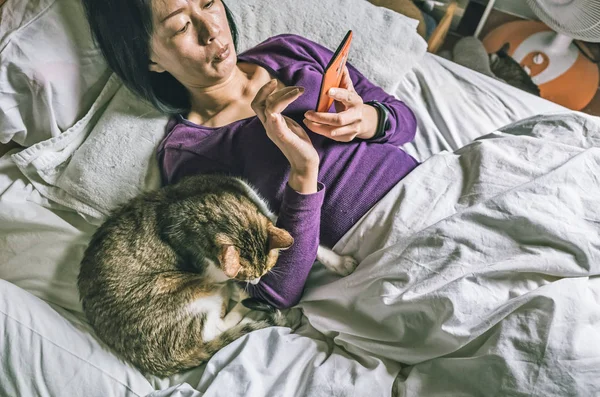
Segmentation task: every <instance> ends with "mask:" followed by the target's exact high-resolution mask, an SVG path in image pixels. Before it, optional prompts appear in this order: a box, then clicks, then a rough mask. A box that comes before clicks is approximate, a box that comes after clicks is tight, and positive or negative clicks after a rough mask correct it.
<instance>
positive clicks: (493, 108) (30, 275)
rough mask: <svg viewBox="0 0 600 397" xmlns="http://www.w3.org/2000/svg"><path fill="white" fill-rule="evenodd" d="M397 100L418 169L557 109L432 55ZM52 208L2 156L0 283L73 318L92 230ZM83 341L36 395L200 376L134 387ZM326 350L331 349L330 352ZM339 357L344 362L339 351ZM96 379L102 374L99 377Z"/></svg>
mask: <svg viewBox="0 0 600 397" xmlns="http://www.w3.org/2000/svg"><path fill="white" fill-rule="evenodd" d="M469 81H472V82H474V84H471V83H469ZM397 95H398V96H399V97H400V98H402V99H403V100H404V101H405V102H406V103H407V104H408V105H409V106H410V107H411V108H412V109H413V111H414V112H415V114H416V116H417V119H418V126H419V131H418V134H417V138H416V140H415V142H413V143H411V144H408V145H406V146H405V149H406V150H407V151H408V152H409V153H411V154H412V155H414V156H415V157H416V158H417V159H419V160H421V161H423V160H425V159H426V158H428V157H429V156H430V155H431V154H433V153H435V152H439V151H442V150H447V151H453V150H454V149H457V148H459V147H460V146H462V145H463V144H465V143H467V142H470V141H471V140H473V139H474V138H476V137H477V136H479V135H482V134H484V133H487V132H490V131H493V130H495V129H497V128H498V127H500V126H502V125H504V124H507V123H510V122H513V121H516V120H519V119H521V118H524V117H527V116H530V115H534V114H539V113H548V112H556V111H561V110H563V109H562V108H561V107H559V106H557V105H554V104H551V103H549V102H547V101H544V100H542V99H539V98H536V97H532V96H530V95H528V94H525V93H523V92H521V91H518V90H516V89H513V88H512V87H509V86H507V85H505V84H504V83H501V82H498V81H495V80H493V79H490V78H488V77H486V76H483V75H480V74H477V73H476V72H472V71H470V70H468V69H465V68H462V67H460V66H458V65H454V64H452V63H450V62H448V61H446V60H444V59H441V58H439V57H436V56H433V55H427V56H426V57H425V58H424V59H423V61H422V62H421V63H420V64H419V66H418V67H416V68H415V69H414V70H413V71H412V72H410V73H409V74H408V75H406V78H405V79H404V81H403V83H402V84H401V85H400V86H399V87H398V91H397ZM52 207H53V209H50V208H49V206H48V203H47V200H46V199H45V198H44V197H42V196H41V195H40V194H38V192H37V191H36V190H35V189H34V187H33V185H32V184H31V183H30V182H29V181H28V180H27V179H26V178H25V177H24V176H23V175H22V174H21V173H20V172H19V171H18V169H17V168H16V167H15V166H14V164H12V161H11V160H10V158H8V157H7V156H5V157H3V158H2V160H1V166H0V252H1V253H2V255H1V256H0V278H2V279H4V280H7V281H9V282H10V283H13V284H14V285H16V286H18V287H20V288H22V289H23V290H25V291H27V292H30V293H31V294H33V295H35V296H37V297H38V298H41V299H43V300H46V301H48V302H50V303H51V304H53V305H55V306H59V307H62V308H65V309H68V310H70V311H71V312H73V313H76V314H77V313H80V312H81V308H80V305H79V301H78V299H77V291H76V276H77V272H78V267H79V260H80V258H81V256H82V254H83V249H84V248H85V245H86V244H87V241H88V240H89V238H90V237H91V234H92V233H93V230H94V227H93V226H91V225H90V224H89V223H87V222H86V221H85V220H84V219H83V218H81V217H79V216H78V215H77V214H76V213H74V212H72V211H70V210H68V209H66V208H65V209H64V210H57V209H56V208H57V206H56V205H53V206H52ZM11 291H13V292H14V289H13V288H7V287H6V284H1V283H0V295H1V298H2V300H3V302H4V304H6V305H10V304H18V303H17V302H13V301H12V300H13V299H17V300H20V299H23V298H22V297H17V296H16V295H15V294H14V293H11ZM20 310H22V311H23V312H26V311H32V312H31V313H29V315H27V316H26V318H27V322H23V321H21V322H19V321H13V320H14V318H13V320H11V321H10V326H12V327H14V326H17V327H19V326H21V327H25V328H27V329H32V328H35V329H36V330H37V332H38V334H40V333H41V334H42V336H43V338H42V339H43V340H45V341H46V342H48V343H51V344H53V345H57V346H58V344H57V343H58V342H57V341H56V338H59V339H61V340H68V339H69V338H68V337H67V338H65V333H66V335H69V334H72V335H73V339H74V340H75V339H81V338H82V335H81V333H83V334H85V333H86V328H85V327H84V326H82V325H81V324H79V325H78V324H77V320H76V318H77V317H76V316H75V317H72V318H69V321H71V322H72V323H73V324H75V326H74V327H70V328H69V327H64V326H60V324H57V325H56V327H52V326H49V325H48V324H46V325H45V326H40V325H41V323H40V321H41V320H40V318H41V317H39V316H37V315H36V314H35V310H52V309H51V308H50V306H45V305H37V306H35V307H33V306H32V305H24V306H21V309H20ZM22 314H23V313H22ZM25 314H27V313H25ZM25 314H24V315H25ZM44 318H48V317H47V316H46V317H44ZM0 319H1V320H0V324H2V326H3V327H5V328H4V333H2V338H3V339H2V340H1V341H0V342H1V343H2V344H8V343H12V344H14V343H22V346H21V348H22V349H23V350H22V351H27V352H28V354H27V356H28V359H27V360H26V361H23V362H21V365H22V367H20V371H19V372H22V371H30V372H31V373H35V372H36V371H39V370H40V368H43V367H44V365H47V362H48V361H47V360H48V354H47V352H45V351H44V350H41V349H36V348H35V346H33V345H31V344H30V343H28V342H27V340H26V339H19V340H17V339H12V340H11V339H10V334H9V333H8V331H6V327H8V326H9V316H8V312H7V311H6V310H4V311H0ZM36 324H37V325H36ZM7 338H8V339H7ZM83 339H85V341H86V347H85V348H86V349H88V350H89V351H88V354H86V355H85V357H86V359H88V360H89V362H90V363H91V365H89V366H86V367H85V368H86V371H84V370H81V371H79V372H78V371H76V370H75V369H76V368H77V367H80V363H78V362H76V361H72V362H70V361H69V360H63V361H61V365H62V366H63V367H64V368H65V370H64V371H61V372H60V373H61V374H64V376H65V378H64V379H61V378H58V377H57V376H58V375H57V374H52V377H48V378H43V377H42V378H39V379H38V381H40V382H47V383H46V385H45V386H43V387H44V388H46V390H62V389H61V385H63V384H67V383H68V384H69V385H75V388H74V389H71V390H72V393H71V395H77V394H84V393H85V394H86V395H88V396H95V395H98V396H105V395H112V394H111V392H112V391H114V377H111V376H108V377H104V378H105V379H107V380H108V381H110V382H112V383H110V384H109V383H106V384H96V385H95V386H94V388H93V390H90V389H88V388H87V387H86V385H87V383H86V382H85V381H84V380H83V379H85V377H90V376H94V372H95V371H98V368H100V369H102V368H104V367H105V366H108V368H109V369H108V370H107V371H109V372H110V373H113V372H114V373H122V374H123V375H124V376H123V377H122V378H123V379H125V380H124V382H128V380H134V382H133V384H134V386H135V388H133V386H132V389H131V390H130V392H132V395H143V393H145V392H146V391H147V390H148V385H151V387H153V388H157V389H162V388H166V387H168V386H170V385H174V384H177V383H180V382H183V381H186V382H188V383H190V384H193V385H197V384H198V382H199V380H200V378H201V376H202V371H203V368H198V369H195V370H192V371H188V372H187V373H185V374H181V375H178V376H174V377H171V378H168V379H159V378H156V377H152V376H149V377H147V382H148V383H144V381H140V374H139V373H137V371H136V370H135V369H133V368H130V367H129V366H127V365H125V364H122V363H120V362H119V361H118V360H114V361H110V360H108V361H107V359H106V357H105V352H104V351H103V348H102V347H101V346H100V345H99V344H97V343H95V342H94V340H93V339H92V338H89V339H87V338H83ZM90 340H91V342H89V341H90ZM324 346H325V347H327V346H329V348H330V349H333V347H331V344H330V343H325V344H324V345H318V344H317V345H315V346H314V347H313V349H315V352H318V351H321V350H322V349H323V347H324ZM335 349H337V350H339V347H335ZM13 351H19V349H13ZM0 354H1V355H2V360H3V361H4V362H5V363H6V361H7V360H8V358H7V356H6V354H5V353H0ZM340 354H341V355H342V356H344V354H345V353H343V352H342V353H340ZM13 358H14V357H13ZM44 360H46V361H44ZM96 360H97V362H96ZM313 363H315V364H314V365H319V362H318V361H314V360H313ZM330 363H331V361H330ZM321 364H323V363H321ZM363 364H364V365H367V366H370V367H371V368H379V367H380V365H381V363H380V361H377V362H375V363H366V364H365V363H363ZM331 365H333V368H335V367H336V361H335V360H334V361H333V364H331ZM361 365H362V364H361ZM69 366H72V367H73V369H74V370H73V371H67V370H66V368H67V367H69ZM102 371H103V372H105V370H104V369H103V370H102ZM357 371H358V370H357ZM15 376H16V375H15V373H14V372H12V370H11V368H10V366H7V365H3V368H2V369H1V370H0V394H2V392H3V391H7V390H18V391H19V393H20V394H21V395H37V394H38V392H39V389H38V387H39V386H40V385H39V384H37V383H34V382H29V383H27V382H22V381H18V380H17V379H15ZM119 382H121V378H119ZM51 386H53V387H54V389H53V388H52V387H51ZM11 387H13V388H17V389H11ZM2 388H4V389H2ZM132 390H133V391H132ZM75 392H78V393H75ZM42 394H44V393H42ZM48 395H57V394H54V393H52V394H48Z"/></svg>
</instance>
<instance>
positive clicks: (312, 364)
mask: <svg viewBox="0 0 600 397" xmlns="http://www.w3.org/2000/svg"><path fill="white" fill-rule="evenodd" d="M599 208H600V122H598V120H597V119H596V120H592V119H589V118H584V117H581V116H579V115H577V114H571V115H563V116H552V117H541V116H540V117H537V118H532V119H528V120H525V121H523V122H519V123H516V124H514V125H512V126H508V127H506V128H503V129H502V130H501V131H498V132H496V133H494V134H491V135H488V136H486V137H483V138H481V139H479V140H478V141H476V142H474V143H472V144H469V145H467V146H466V147H464V148H463V149H461V150H459V151H458V152H456V153H441V154H438V155H435V156H433V157H432V158H430V159H429V160H427V161H426V162H424V163H423V164H422V165H420V166H419V167H418V168H417V169H416V170H414V171H413V172H412V173H411V174H410V175H408V176H407V177H406V178H405V179H404V180H402V181H401V182H400V183H399V184H398V185H397V186H396V187H395V188H394V189H392V190H391V191H390V192H389V193H388V194H387V195H386V197H385V198H384V199H382V200H381V201H380V202H379V203H378V204H377V205H376V206H375V207H374V208H373V209H372V210H371V211H370V212H369V213H368V214H367V215H365V217H363V219H361V220H360V221H359V223H358V224H356V226H355V227H354V228H353V229H352V230H351V231H350V232H349V233H348V234H347V235H346V236H345V237H344V238H343V239H342V240H341V241H340V242H339V243H338V244H337V247H336V249H338V250H341V251H342V252H344V253H352V254H354V255H356V256H357V257H358V258H359V259H360V260H361V262H360V265H359V267H358V269H357V270H356V271H355V272H354V273H353V274H352V275H350V276H348V277H345V278H339V277H337V276H334V275H331V274H328V273H326V271H325V270H324V269H322V268H319V269H315V270H314V271H313V272H312V273H311V277H310V279H309V282H308V285H307V289H306V292H305V294H304V297H303V299H302V302H301V307H302V308H303V310H304V313H305V315H306V316H307V318H308V320H309V321H310V323H311V324H312V326H314V327H315V328H316V329H317V330H319V331H321V332H323V333H324V334H325V335H327V336H328V337H330V338H333V340H334V341H335V344H332V343H331V342H327V339H325V340H323V339H322V337H318V335H319V334H318V333H316V332H315V331H314V330H310V327H308V326H306V327H305V328H302V329H301V330H300V332H299V334H301V335H305V336H299V335H297V334H289V333H288V331H286V330H285V329H281V328H274V329H267V330H263V331H259V332H255V333H253V334H251V335H249V336H248V337H246V338H243V339H241V340H238V341H236V342H234V343H233V344H231V345H230V346H228V347H226V348H225V349H223V350H222V351H221V352H219V353H218V354H217V355H216V356H215V357H214V358H213V360H211V361H210V363H209V364H208V365H207V367H206V370H205V372H204V374H203V377H202V379H201V380H200V382H199V384H197V385H194V386H195V388H196V389H197V390H198V391H200V392H201V393H197V394H193V393H192V391H191V390H192V389H191V388H188V386H187V385H180V386H179V387H178V389H176V390H173V389H171V390H165V391H163V392H157V393H154V394H153V396H168V395H172V396H176V395H192V396H193V395H197V396H200V395H203V396H264V395H273V396H275V395H277V396H279V395H282V396H283V395H307V396H332V395H340V396H348V395H356V396H378V395H389V390H391V389H392V383H393V382H394V379H395V377H396V375H398V377H397V378H396V388H397V395H398V396H415V397H416V396H428V397H429V396H492V395H495V396H513V395H536V396H587V395H595V394H597V393H599V392H600V332H599V329H600V328H599V327H600V317H599V316H598V313H599V312H600V278H598V277H595V276H597V275H598V274H600V211H599ZM307 336H313V337H316V338H315V339H309V338H307ZM340 346H341V347H343V349H342V348H340ZM186 388H187V390H188V393H190V394H185V392H184V390H185V389H186Z"/></svg>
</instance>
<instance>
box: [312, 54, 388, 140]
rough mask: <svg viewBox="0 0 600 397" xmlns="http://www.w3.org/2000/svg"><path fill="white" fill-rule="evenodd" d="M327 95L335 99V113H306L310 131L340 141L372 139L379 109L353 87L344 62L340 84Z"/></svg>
mask: <svg viewBox="0 0 600 397" xmlns="http://www.w3.org/2000/svg"><path fill="white" fill-rule="evenodd" d="M328 95H329V96H330V97H331V98H333V99H334V106H335V110H336V113H328V112H315V111H312V110H309V111H308V112H306V113H304V117H305V119H304V125H306V126H307V127H308V129H310V130H311V131H313V132H315V133H317V134H319V135H323V136H326V137H327V138H331V139H333V140H336V141H340V142H350V141H352V140H353V139H354V138H360V139H369V138H372V137H373V136H374V135H375V132H376V131H377V116H378V115H377V109H375V108H374V107H373V106H370V105H365V104H364V103H363V100H362V98H361V97H360V95H358V94H357V93H356V91H355V90H354V85H353V84H352V80H351V79H350V74H349V72H348V68H347V67H346V66H344V71H343V72H342V81H341V83H340V88H332V89H330V90H329V92H328Z"/></svg>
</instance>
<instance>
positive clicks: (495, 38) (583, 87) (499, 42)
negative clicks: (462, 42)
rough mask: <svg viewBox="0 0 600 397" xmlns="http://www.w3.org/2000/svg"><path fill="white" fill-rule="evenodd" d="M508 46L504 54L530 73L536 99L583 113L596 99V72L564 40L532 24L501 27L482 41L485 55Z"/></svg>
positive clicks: (599, 76)
mask: <svg viewBox="0 0 600 397" xmlns="http://www.w3.org/2000/svg"><path fill="white" fill-rule="evenodd" d="M505 43H509V45H510V47H509V49H508V51H507V52H508V54H509V55H510V56H511V57H513V58H514V59H515V60H516V61H517V62H519V64H520V65H521V66H522V67H523V68H525V69H526V70H529V71H530V76H531V78H532V80H533V82H534V83H535V84H537V85H538V87H539V88H540V96H541V97H542V98H545V99H548V100H550V101H552V102H555V103H558V104H559V105H562V106H565V107H567V108H569V109H573V110H581V109H583V108H584V107H585V106H586V105H587V104H588V103H589V102H590V101H591V100H592V98H593V97H594V96H595V95H596V92H597V91H598V83H599V82H600V72H599V71H598V66H597V65H596V64H594V63H593V62H591V61H590V60H588V59H587V58H586V57H584V56H583V55H582V54H581V53H580V52H579V50H578V49H577V48H576V47H575V45H574V44H573V43H570V44H569V40H568V39H567V40H565V36H562V35H558V34H557V33H555V32H553V31H552V29H550V28H549V27H548V26H547V25H545V24H543V23H542V22H536V21H515V22H509V23H505V24H503V25H501V26H499V27H497V28H496V29H494V30H492V31H491V32H490V33H488V35H487V36H486V37H485V38H484V39H483V45H484V47H485V48H486V50H487V52H488V53H490V54H491V53H493V52H497V51H499V50H500V48H502V46H503V45H504V44H505Z"/></svg>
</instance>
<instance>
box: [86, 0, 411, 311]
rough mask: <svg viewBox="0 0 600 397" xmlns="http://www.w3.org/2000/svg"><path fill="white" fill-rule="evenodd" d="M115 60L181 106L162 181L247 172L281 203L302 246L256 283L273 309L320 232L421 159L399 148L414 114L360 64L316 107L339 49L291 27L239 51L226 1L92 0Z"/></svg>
mask: <svg viewBox="0 0 600 397" xmlns="http://www.w3.org/2000/svg"><path fill="white" fill-rule="evenodd" d="M84 4H85V7H86V11H87V15H88V19H89V21H90V25H91V27H92V31H93V33H94V36H95V37H96V39H97V41H98V44H99V46H100V48H101V50H102V51H103V54H104V55H105V57H106V59H107V61H108V63H109V66H110V67H111V68H112V69H113V70H114V71H115V72H116V73H117V74H118V75H119V76H120V77H121V79H122V80H123V81H124V82H125V84H126V85H127V86H128V87H129V88H131V89H132V90H133V91H134V92H136V93H137V94H139V95H140V96H141V97H142V98H144V99H146V100H148V101H150V102H152V103H153V104H154V105H155V106H156V107H157V108H159V109H161V110H163V111H165V112H168V113H170V114H173V115H174V117H173V118H172V119H171V121H170V122H169V124H168V126H167V135H166V137H165V138H164V140H163V142H162V143H161V144H160V146H159V152H158V158H159V163H160V165H161V168H162V173H163V181H164V183H174V182H177V181H178V180H179V179H181V178H182V177H184V176H188V175H191V174H196V173H227V174H232V175H236V176H241V177H243V178H244V179H246V180H247V181H249V182H250V183H251V184H252V185H254V187H255V188H256V189H257V190H258V192H259V193H260V194H261V195H262V196H263V197H265V198H266V199H267V200H268V202H269V204H270V206H271V208H272V209H275V210H278V213H279V218H278V221H277V226H278V227H281V228H284V229H286V230H288V231H289V232H290V233H291V234H292V236H293V237H294V240H295V242H294V245H293V246H292V247H291V248H290V249H288V250H286V251H284V252H282V253H281V254H280V257H279V260H278V262H277V268H278V269H279V270H278V272H277V274H276V275H274V274H271V273H270V274H267V275H265V276H264V277H262V279H261V281H260V282H259V283H258V284H257V285H255V286H250V290H249V292H250V294H251V295H252V296H254V297H256V298H259V299H262V300H264V301H267V302H268V303H270V304H272V305H274V306H276V307H281V308H284V307H290V306H293V305H295V304H296V303H297V302H298V301H299V299H300V297H301V295H302V290H303V288H304V284H305V282H306V279H307V277H308V273H309V271H310V268H311V266H312V264H313V262H314V260H315V258H316V251H317V246H318V244H319V241H320V242H321V243H322V244H324V245H326V246H330V247H331V246H333V245H334V244H335V243H336V242H337V241H338V240H339V239H340V238H341V237H342V236H343V235H344V234H345V233H346V232H347V231H348V230H349V229H350V228H351V227H352V225H353V224H354V223H355V222H356V221H357V220H358V219H360V218H361V217H362V216H363V215H364V214H365V213H366V212H367V211H368V210H369V209H370V208H371V207H372V206H373V205H374V204H375V203H376V202H377V201H379V200H380V199H381V198H382V197H383V196H384V195H385V194H386V193H387V192H388V191H389V190H390V189H391V188H392V187H393V186H394V185H395V184H396V183H397V182H398V181H399V180H400V179H402V178H403V177H404V176H405V175H406V174H407V173H408V172H410V171H411V170H412V169H413V168H414V167H416V165H417V161H416V160H415V159H413V158H412V157H411V156H409V155H408V154H406V153H405V152H404V151H402V150H401V149H399V148H398V146H399V145H401V144H403V143H406V142H409V141H410V140H412V139H413V137H414V134H415V130H416V121H415V117H414V115H413V113H412V112H411V111H410V109H408V108H407V107H406V106H405V105H404V104H403V103H402V102H400V101H398V100H396V99H395V98H394V97H392V96H390V95H387V94H386V93H385V92H384V91H383V90H382V89H380V88H378V87H376V86H374V85H373V84H371V83H370V82H369V81H368V80H367V79H366V78H365V77H363V76H362V75H361V74H360V72H358V71H357V70H356V69H355V68H353V67H352V66H348V67H347V68H346V69H345V70H344V71H343V79H342V86H341V87H340V88H339V89H336V90H331V92H330V93H329V94H330V96H332V97H333V98H334V99H335V112H331V113H317V112H314V111H312V110H311V109H314V107H315V105H316V102H317V97H318V93H319V88H320V82H321V78H322V74H323V70H324V68H325V67H326V65H327V63H328V62H329V60H330V59H331V56H332V52H331V51H329V50H327V49H326V48H324V47H323V46H321V45H319V44H316V43H314V42H311V41H309V40H307V39H304V38H302V37H299V36H295V35H280V36H276V37H273V38H271V39H269V40H267V41H265V42H263V43H261V44H259V45H258V46H256V47H254V48H252V49H250V50H248V51H246V52H244V53H242V54H240V55H236V52H235V45H234V44H235V38H236V34H237V30H236V27H235V25H234V23H233V19H232V16H231V15H230V13H229V11H228V9H227V8H226V6H225V4H224V3H223V1H222V0H152V1H150V0H84Z"/></svg>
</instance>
